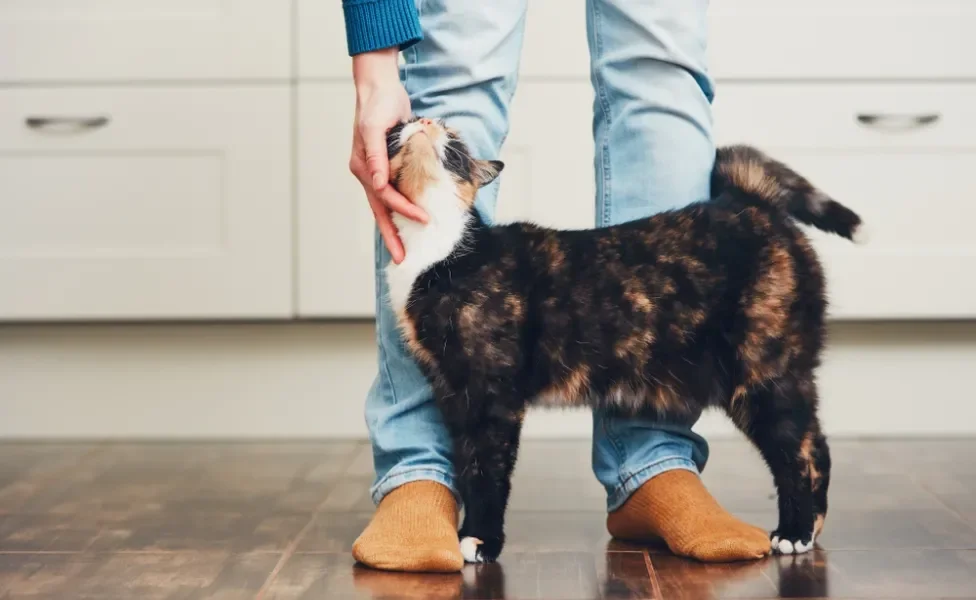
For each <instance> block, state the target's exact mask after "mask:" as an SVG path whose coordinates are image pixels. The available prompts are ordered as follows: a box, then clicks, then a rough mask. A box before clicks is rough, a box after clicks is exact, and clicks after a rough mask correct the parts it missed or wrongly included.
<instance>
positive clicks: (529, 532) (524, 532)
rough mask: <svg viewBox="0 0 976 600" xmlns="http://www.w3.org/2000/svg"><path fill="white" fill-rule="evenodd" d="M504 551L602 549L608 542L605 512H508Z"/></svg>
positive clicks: (589, 550)
mask: <svg viewBox="0 0 976 600" xmlns="http://www.w3.org/2000/svg"><path fill="white" fill-rule="evenodd" d="M505 531H506V543H505V552H507V553H519V552H559V551H571V552H602V551H604V550H605V549H606V548H607V545H608V544H609V543H610V539H611V538H610V534H609V533H607V526H606V515H605V514H603V513H595V512H525V511H513V512H510V513H509V514H508V516H507V518H506V521H505Z"/></svg>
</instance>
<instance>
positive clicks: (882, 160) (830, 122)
mask: <svg viewBox="0 0 976 600" xmlns="http://www.w3.org/2000/svg"><path fill="white" fill-rule="evenodd" d="M974 107H976V85H972V84H968V85H967V84H957V85H941V84H910V85H909V84H874V85H840V84H834V85H831V84H779V85H777V84H725V85H723V86H721V87H720V89H719V94H718V96H717V97H716V102H715V124H716V139H717V140H718V142H719V143H733V142H747V143H751V144H754V145H756V146H758V147H760V148H762V149H764V150H766V151H767V152H768V153H770V154H772V155H774V156H776V157H778V158H781V159H782V160H784V161H786V162H787V163H789V164H790V165H792V166H793V167H795V168H796V169H797V170H798V171H799V172H800V173H803V174H804V175H806V176H808V177H809V178H810V179H811V180H812V181H813V182H814V183H815V184H817V185H818V186H820V187H821V188H822V189H824V190H825V191H826V192H827V193H829V194H831V195H832V196H834V197H835V198H837V199H838V200H839V201H841V202H843V203H844V204H846V205H847V206H849V207H850V208H852V209H854V210H855V211H857V212H858V213H859V214H860V215H861V217H862V218H863V219H864V221H865V223H866V227H867V230H868V232H869V237H870V240H869V243H868V244H867V245H864V246H858V245H854V244H851V243H850V242H848V241H846V240H843V239H841V238H838V237H834V236H827V235H825V234H821V233H820V232H818V231H812V232H811V237H813V238H814V240H815V242H816V245H817V248H818V249H819V250H820V252H821V256H822V258H823V260H824V262H825V263H826V267H827V275H828V278H829V281H828V285H829V289H830V297H831V302H832V307H831V315H832V316H834V317H836V318H849V319H901V318H920V319H924V318H933V319H943V318H970V317H973V316H976V278H974V277H973V273H976V237H974V236H973V234H972V229H973V223H974V222H976V202H974V201H973V198H976V180H974V179H973V176H972V174H973V172H974V171H976V108H974Z"/></svg>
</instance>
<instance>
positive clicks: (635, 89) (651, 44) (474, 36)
mask: <svg viewBox="0 0 976 600" xmlns="http://www.w3.org/2000/svg"><path fill="white" fill-rule="evenodd" d="M526 2H527V0H491V1H482V2H468V1H464V0H417V5H418V9H419V11H420V21H421V25H422V29H423V31H424V36H425V38H424V40H423V41H421V42H420V43H418V44H416V45H414V46H412V47H410V48H408V49H407V50H405V51H404V59H405V60H404V64H403V66H402V69H401V78H402V80H403V83H404V85H405V87H406V89H407V92H408V94H409V95H410V100H411V105H412V109H413V112H414V113H415V114H417V115H421V116H426V117H434V118H443V119H445V120H446V121H447V123H448V125H450V126H451V127H454V128H456V129H457V130H459V131H460V133H461V134H462V136H463V137H464V139H465V141H466V142H467V144H468V145H469V147H470V149H471V152H472V154H473V155H474V156H477V157H480V158H495V157H497V156H498V155H499V151H500V148H501V145H502V143H503V141H504V140H505V137H506V135H507V133H508V111H509V105H510V103H511V100H512V97H513V95H514V93H515V87H516V81H517V78H518V66H519V55H520V53H521V48H522V34H523V29H524V25H525V14H526ZM565 4H566V8H567V10H569V9H573V8H574V4H573V3H569V2H567V3H565ZM707 4H708V3H707V0H643V1H641V0H587V2H586V11H587V35H588V41H589V48H590V66H591V80H592V83H593V88H594V90H595V96H594V103H593V115H594V116H593V140H594V144H595V161H594V170H595V175H596V190H597V193H596V203H595V212H596V225H598V226H602V225H610V224H614V223H621V222H624V221H629V220H633V219H638V218H643V217H647V216H649V215H651V214H653V213H654V212H657V211H660V210H663V209H668V208H673V207H677V206H681V205H684V204H687V203H689V202H693V201H695V200H699V199H703V198H706V197H707V195H708V192H709V189H708V188H709V176H710V172H711V168H712V161H713V159H714V144H713V141H712V136H711V100H712V84H711V81H710V79H709V77H708V75H707V73H706V69H705V27H706V20H705V14H706V8H707ZM553 26H554V27H556V28H558V26H559V24H558V23H555V24H553ZM553 35H558V34H557V33H553ZM553 143H559V142H558V140H553ZM504 178H505V177H504V175H502V177H501V178H500V179H499V180H498V181H496V182H495V183H493V184H492V185H490V186H487V187H485V188H483V189H482V191H481V193H480V195H479V197H478V200H477V203H476V206H477V209H478V210H479V212H481V213H482V216H483V217H484V218H485V219H486V220H488V221H490V220H491V217H492V215H493V214H494V208H495V199H496V196H497V186H498V184H499V181H502V180H504ZM389 259H390V257H389V254H388V253H387V251H386V249H385V247H384V246H383V244H382V242H381V241H380V238H379V237H378V236H377V237H376V289H377V305H376V309H377V328H376V336H377V343H378V346H379V373H378V375H377V377H376V380H375V381H374V383H373V386H372V388H371V389H370V392H369V396H368V399H367V403H366V422H367V426H368V428H369V432H370V440H371V442H372V445H373V461H374V466H375V469H376V480H375V483H374V485H373V488H372V496H373V501H374V502H377V503H378V502H379V501H380V500H381V499H382V498H383V496H384V495H386V494H387V493H388V492H390V491H391V490H393V489H394V488H396V487H397V486H400V485H402V484H404V483H407V482H410V481H416V480H422V479H423V480H434V481H437V482H440V483H442V484H444V485H445V486H447V487H449V488H451V489H452V490H453V489H454V486H453V468H452V462H451V440H450V437H449V435H448V433H447V431H446V429H445V427H444V425H443V423H442V421H441V418H440V414H439V412H438V409H437V407H436V405H435V404H434V402H433V399H432V396H431V390H430V388H429V387H428V385H427V383H426V381H425V379H424V377H423V376H422V374H421V373H420V371H419V369H418V367H417V366H416V365H415V364H414V361H413V360H412V358H411V357H410V355H409V354H408V353H407V351H406V349H405V348H404V345H403V344H402V342H401V340H400V338H399V334H398V331H397V329H396V326H395V322H394V316H393V314H392V312H391V310H390V307H389V306H388V304H387V303H386V301H385V290H386V283H385V281H384V275H383V267H384V266H385V265H386V264H387V262H388V261H389ZM697 418H698V415H695V417H694V419H692V420H691V421H689V422H682V423H664V422H652V421H644V420H636V419H616V418H611V417H609V416H608V415H605V414H601V413H600V412H599V411H598V412H596V413H595V414H594V415H593V471H594V473H595V475H596V477H597V479H598V480H599V481H600V483H601V484H603V486H604V488H606V491H607V507H608V510H611V511H612V510H615V509H616V508H618V507H619V506H620V505H621V504H623V503H624V502H625V501H626V500H627V498H628V497H629V496H630V494H632V493H633V492H634V491H635V490H636V489H637V488H639V487H640V486H641V485H642V484H643V483H645V482H646V481H648V480H649V479H650V478H652V477H654V476H655V475H658V474H660V473H663V472H665V471H668V470H671V469H686V470H689V471H694V472H699V471H700V470H701V469H702V468H704V465H705V461H706V459H707V455H708V446H707V444H706V442H705V440H704V439H702V438H701V437H700V436H698V435H697V434H695V433H694V432H692V431H691V427H692V425H694V421H696V420H697Z"/></svg>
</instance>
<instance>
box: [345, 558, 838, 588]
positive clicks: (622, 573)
mask: <svg viewBox="0 0 976 600" xmlns="http://www.w3.org/2000/svg"><path fill="white" fill-rule="evenodd" d="M547 558H548V559H543V560H540V556H539V555H514V556H513V555H509V556H506V557H503V559H502V561H501V562H499V563H496V564H491V565H467V566H466V567H465V568H464V571H463V572H462V573H461V574H444V575H441V574H413V573H387V572H381V571H375V570H372V569H368V568H366V567H363V566H361V565H356V566H354V567H353V581H354V583H355V587H356V589H357V591H359V592H360V593H363V594H367V596H366V597H370V598H373V599H374V600H392V599H394V598H431V599H436V600H441V599H443V600H448V599H451V600H453V599H479V600H496V599H497V600H501V599H505V598H520V599H530V598H563V599H579V600H586V599H588V598H603V599H648V598H668V599H672V598H675V599H684V598H688V599H692V598H693V599H695V600H709V599H718V598H728V597H738V598H749V597H753V598H777V597H778V598H829V597H830V585H829V569H828V564H827V555H826V554H825V553H823V552H821V551H816V552H814V553H811V554H806V555H802V556H775V557H769V558H767V559H764V560H760V561H756V562H741V563H728V564H703V563H699V562H696V561H691V560H686V559H683V558H679V557H675V556H671V555H670V554H665V553H658V552H655V551H653V550H652V552H651V553H648V552H644V551H623V552H619V551H607V552H605V553H603V554H602V555H601V554H597V555H584V554H582V553H552V554H551V555H548V556H547Z"/></svg>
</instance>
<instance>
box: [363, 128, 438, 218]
mask: <svg viewBox="0 0 976 600" xmlns="http://www.w3.org/2000/svg"><path fill="white" fill-rule="evenodd" d="M362 136H363V150H364V154H365V158H366V161H365V162H366V174H365V175H366V177H362V176H360V177H361V179H360V180H361V182H362V184H363V186H364V187H365V186H367V185H369V184H372V187H373V192H375V193H376V195H377V196H378V197H379V198H380V200H382V201H383V204H385V205H386V207H387V208H388V209H390V210H392V211H393V212H396V213H399V214H401V215H403V216H404V217H407V218H408V219H413V220H414V221H419V222H421V223H426V222H427V213H425V212H424V211H423V209H421V208H420V207H419V206H417V205H416V204H414V203H413V202H411V201H409V200H407V199H406V198H404V197H403V195H402V194H400V192H398V191H396V190H395V189H393V188H392V187H391V186H390V185H389V183H390V159H389V157H388V156H387V154H386V130H385V129H384V128H382V127H374V126H372V125H363V127H362ZM362 179H366V181H362Z"/></svg>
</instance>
